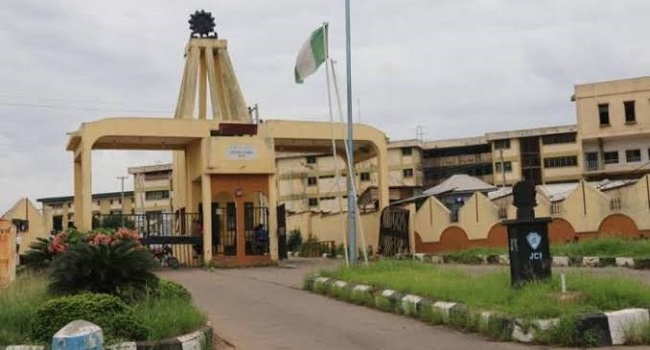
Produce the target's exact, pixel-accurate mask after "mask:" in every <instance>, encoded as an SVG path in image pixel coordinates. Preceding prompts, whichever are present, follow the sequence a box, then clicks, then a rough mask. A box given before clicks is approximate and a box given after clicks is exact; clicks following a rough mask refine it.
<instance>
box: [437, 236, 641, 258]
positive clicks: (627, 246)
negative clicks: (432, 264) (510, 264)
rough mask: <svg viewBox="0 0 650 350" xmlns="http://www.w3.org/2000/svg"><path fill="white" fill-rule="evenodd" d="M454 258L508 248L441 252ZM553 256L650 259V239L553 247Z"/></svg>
mask: <svg viewBox="0 0 650 350" xmlns="http://www.w3.org/2000/svg"><path fill="white" fill-rule="evenodd" d="M441 254H449V255H452V256H458V257H459V258H462V256H470V255H471V256H474V255H477V254H481V255H498V254H508V251H507V249H506V248H472V249H468V250H463V251H456V252H441ZM551 254H553V255H557V256H598V257H632V258H646V257H650V239H643V240H631V239H623V238H617V237H607V238H594V239H587V240H583V241H580V242H578V243H566V244H554V245H551Z"/></svg>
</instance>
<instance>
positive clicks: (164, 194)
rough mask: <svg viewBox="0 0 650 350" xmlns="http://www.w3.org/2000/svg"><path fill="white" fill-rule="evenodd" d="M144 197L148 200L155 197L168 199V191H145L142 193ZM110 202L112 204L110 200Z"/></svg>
mask: <svg viewBox="0 0 650 350" xmlns="http://www.w3.org/2000/svg"><path fill="white" fill-rule="evenodd" d="M144 198H145V199H146V200H148V201H150V200H156V199H168V198H169V191H147V192H145V193H144ZM111 204H113V201H112V200H111Z"/></svg>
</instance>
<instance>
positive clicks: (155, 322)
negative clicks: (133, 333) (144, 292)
mask: <svg viewBox="0 0 650 350" xmlns="http://www.w3.org/2000/svg"><path fill="white" fill-rule="evenodd" d="M133 309H134V310H135V312H136V314H137V315H138V316H139V319H138V320H139V321H141V322H142V324H143V325H144V327H145V328H146V329H147V330H148V331H149V336H148V338H147V340H160V339H166V338H171V337H177V336H180V335H183V334H187V333H191V332H194V331H196V330H197V329H199V328H200V327H201V326H204V325H205V323H206V320H207V317H206V316H205V314H204V313H203V312H201V311H200V310H199V309H197V308H196V307H195V306H194V305H193V304H192V303H191V302H190V301H187V300H184V299H179V298H173V297H168V298H165V299H157V298H152V299H147V300H144V301H142V302H139V303H137V304H135V305H134V306H133Z"/></svg>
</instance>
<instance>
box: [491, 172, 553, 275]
mask: <svg viewBox="0 0 650 350" xmlns="http://www.w3.org/2000/svg"><path fill="white" fill-rule="evenodd" d="M512 194H513V197H514V201H513V203H512V204H513V205H514V206H515V207H517V218H516V219H515V220H506V221H504V222H503V224H504V225H506V226H507V227H508V253H509V256H510V284H511V285H512V286H519V285H521V284H523V283H525V282H528V281H532V280H540V279H545V278H549V277H551V262H552V259H551V252H550V249H549V241H548V223H549V222H550V221H551V219H550V218H536V217H535V206H537V202H536V200H535V194H536V193H535V184H534V183H532V182H530V181H520V182H517V183H516V184H515V186H514V187H513V189H512Z"/></svg>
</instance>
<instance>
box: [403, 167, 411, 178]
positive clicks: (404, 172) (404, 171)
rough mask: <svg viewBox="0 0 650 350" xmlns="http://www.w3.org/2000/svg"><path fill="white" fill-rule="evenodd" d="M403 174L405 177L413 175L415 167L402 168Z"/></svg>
mask: <svg viewBox="0 0 650 350" xmlns="http://www.w3.org/2000/svg"><path fill="white" fill-rule="evenodd" d="M402 176H404V177H413V169H404V170H402Z"/></svg>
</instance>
